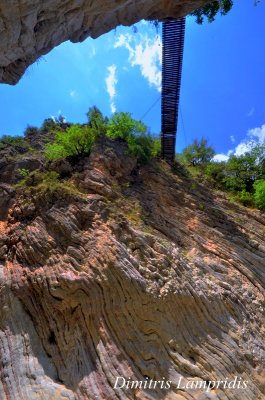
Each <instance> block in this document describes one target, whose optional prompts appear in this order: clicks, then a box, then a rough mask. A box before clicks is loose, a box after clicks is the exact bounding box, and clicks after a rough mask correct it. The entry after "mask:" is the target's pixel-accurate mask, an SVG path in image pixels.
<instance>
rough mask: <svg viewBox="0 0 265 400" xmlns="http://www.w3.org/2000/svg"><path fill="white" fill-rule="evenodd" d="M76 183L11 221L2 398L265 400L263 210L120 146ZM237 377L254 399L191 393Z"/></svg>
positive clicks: (96, 157) (12, 212) (94, 158)
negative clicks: (126, 383) (166, 385)
mask: <svg viewBox="0 0 265 400" xmlns="http://www.w3.org/2000/svg"><path fill="white" fill-rule="evenodd" d="M75 179H76V182H75V183H76V185H78V187H79V190H80V193H79V194H78V193H74V192H73V193H72V192H71V191H67V190H65V191H64V190H62V189H60V190H59V189H58V190H50V191H49V190H48V191H47V192H45V193H42V194H41V195H40V193H38V192H34V191H31V192H30V193H27V194H26V193H20V194H17V196H16V200H15V203H14V198H13V197H12V199H13V200H12V205H11V208H10V209H9V214H8V217H6V218H2V222H1V225H0V233H1V235H0V237H1V239H0V301H1V306H0V313H1V316H0V360H1V375H0V398H1V399H3V400H7V399H8V400H16V399H30V400H38V399H45V400H46V399H47V400H52V399H60V400H61V399H71V400H72V399H78V400H87V399H89V400H96V399H99V400H118V399H120V400H125V399H127V400H128V399H130V400H132V399H141V400H142V399H165V400H173V399H174V400H187V399H189V400H192V399H200V400H206V399H220V400H221V399H222V400H242V399H243V400H258V399H260V400H261V399H263V398H264V396H265V386H264V377H265V375H264V359H265V342H264V336H265V332H264V305H265V304H264V283H265V275H264V255H265V241H264V222H265V219H264V215H262V214H261V213H260V212H257V211H251V210H249V209H246V208H243V207H240V206H238V205H235V204H232V203H230V202H228V201H227V200H226V198H225V196H224V195H223V194H221V193H215V192H214V191H213V190H211V189H209V188H208V187H207V186H204V185H203V184H196V183H195V182H194V181H193V180H192V178H190V177H189V176H187V175H185V174H183V172H182V171H181V170H172V169H170V167H169V166H168V165H167V164H165V163H163V162H154V163H152V164H150V165H146V166H142V167H140V168H139V167H138V166H137V165H136V162H135V160H134V159H133V158H130V157H129V156H128V155H127V154H126V150H125V149H124V144H123V143H118V145H117V143H114V142H110V143H108V144H106V143H101V144H97V145H96V146H95V148H94V150H93V152H92V154H91V156H90V158H89V160H87V162H86V163H85V164H84V168H83V170H82V172H80V173H79V174H77V175H76V178H75ZM12 196H14V195H12ZM118 376H121V377H124V379H126V380H130V379H131V380H137V381H147V380H149V381H150V380H151V379H153V380H157V381H158V380H160V381H161V380H162V379H163V378H164V379H165V380H169V381H171V382H172V383H171V387H170V389H168V390H165V389H160V388H159V387H158V388H154V389H147V390H144V389H141V388H130V387H129V388H128V389H126V388H125V387H123V388H121V387H120V386H121V385H118V387H116V388H115V387H114V386H115V381H116V379H117V377H118ZM236 377H237V379H238V380H242V381H243V380H244V381H247V387H246V388H245V389H244V390H243V389H233V388H224V387H220V388H218V389H217V388H214V387H213V388H212V389H211V390H209V392H208V393H207V392H206V391H205V390H203V389H199V388H198V389H197V390H195V389H189V388H187V386H188V385H189V384H191V381H192V380H196V381H206V382H209V381H217V380H228V381H232V380H234V379H235V378H236ZM179 379H181V382H182V383H181V384H182V385H183V386H184V385H185V387H184V388H182V389H180V388H178V387H177V384H178V382H179ZM116 386H117V385H116Z"/></svg>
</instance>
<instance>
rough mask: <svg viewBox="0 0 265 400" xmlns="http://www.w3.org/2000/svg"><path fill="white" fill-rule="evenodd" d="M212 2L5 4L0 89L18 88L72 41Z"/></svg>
mask: <svg viewBox="0 0 265 400" xmlns="http://www.w3.org/2000/svg"><path fill="white" fill-rule="evenodd" d="M207 2H208V1H207V0H175V1H173V0H138V1H134V0H116V1H110V0H97V1H89V2H88V1H85V0H68V1H65V0H48V1H45V2H43V1H40V0H12V1H10V0H2V1H1V5H0V83H7V84H10V85H15V84H16V83H17V82H18V81H19V79H20V78H21V77H22V75H23V74H24V72H25V70H26V69H27V67H28V66H29V65H31V64H33V63H34V62H35V61H36V60H37V59H38V58H40V57H41V56H42V55H44V54H47V53H48V52H49V51H51V50H52V49H53V48H54V47H56V46H58V45H59V44H61V43H63V42H65V41H67V40H70V41H71V42H74V43H75V42H82V41H84V40H85V39H86V38H88V37H92V38H97V37H99V36H100V35H102V34H104V33H106V32H109V31H111V30H112V29H114V28H115V27H117V26H119V25H124V26H130V25H132V24H134V23H136V22H138V21H140V20H142V19H148V20H161V21H162V20H163V19H166V18H168V17H172V18H179V17H182V16H185V15H187V14H189V13H190V12H191V11H193V10H195V9H196V8H199V7H201V6H202V5H204V4H206V3H207Z"/></svg>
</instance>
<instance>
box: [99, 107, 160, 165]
mask: <svg viewBox="0 0 265 400" xmlns="http://www.w3.org/2000/svg"><path fill="white" fill-rule="evenodd" d="M106 135H107V137H109V138H111V139H117V138H120V139H123V140H125V141H126V142H127V144H128V149H129V153H130V154H132V155H134V156H136V157H137V158H138V159H139V160H140V161H141V162H148V161H149V160H150V159H151V158H152V157H156V156H158V155H159V154H160V152H161V146H160V140H159V139H157V138H155V137H153V136H152V135H151V134H150V133H149V132H148V130H147V127H146V126H145V125H144V123H143V122H142V121H138V120H135V119H133V118H132V117H131V115H130V114H129V113H125V112H120V113H115V114H114V115H113V116H112V117H111V119H110V120H109V122H108V125H107V133H106Z"/></svg>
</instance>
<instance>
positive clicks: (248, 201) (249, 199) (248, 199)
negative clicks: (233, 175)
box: [238, 189, 254, 206]
mask: <svg viewBox="0 0 265 400" xmlns="http://www.w3.org/2000/svg"><path fill="white" fill-rule="evenodd" d="M238 200H239V201H240V203H242V204H243V205H244V206H253V204H254V201H253V200H254V199H253V194H252V193H249V192H247V191H246V190H245V189H243V190H242V191H241V192H240V193H239V194H238Z"/></svg>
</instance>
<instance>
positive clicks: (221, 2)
mask: <svg viewBox="0 0 265 400" xmlns="http://www.w3.org/2000/svg"><path fill="white" fill-rule="evenodd" d="M232 7H233V0H213V1H210V2H209V3H208V4H206V5H205V6H204V7H201V8H199V9H198V10H195V11H193V12H192V13H191V14H190V15H193V16H194V17H195V18H196V22H197V23H198V24H202V23H203V22H204V18H206V19H207V20H208V22H213V21H214V20H215V17H216V15H217V14H218V13H220V14H221V15H226V14H227V13H228V12H229V11H230V10H231V8H232Z"/></svg>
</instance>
